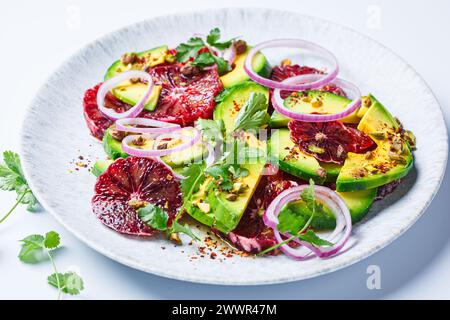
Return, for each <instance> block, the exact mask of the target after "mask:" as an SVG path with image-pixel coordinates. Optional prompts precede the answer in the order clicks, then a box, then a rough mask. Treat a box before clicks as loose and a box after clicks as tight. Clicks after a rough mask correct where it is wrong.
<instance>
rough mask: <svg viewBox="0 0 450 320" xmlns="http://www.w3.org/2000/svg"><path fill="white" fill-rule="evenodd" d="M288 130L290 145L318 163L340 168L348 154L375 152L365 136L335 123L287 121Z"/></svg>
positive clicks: (339, 123)
mask: <svg viewBox="0 0 450 320" xmlns="http://www.w3.org/2000/svg"><path fill="white" fill-rule="evenodd" d="M288 127H289V130H290V131H291V139H292V141H293V142H294V143H296V144H297V145H298V146H300V148H301V149H302V151H303V152H305V153H307V154H310V155H312V156H313V157H315V158H316V159H317V160H319V161H322V162H333V163H338V164H343V163H344V160H345V158H346V157H347V153H348V152H354V153H364V152H366V151H369V150H373V149H374V148H376V144H375V142H374V141H373V140H372V139H371V138H370V137H369V136H367V135H366V134H365V133H363V132H361V131H359V130H357V129H354V128H352V127H349V126H346V125H344V124H343V123H342V122H339V121H331V122H302V121H291V122H289V124H288Z"/></svg>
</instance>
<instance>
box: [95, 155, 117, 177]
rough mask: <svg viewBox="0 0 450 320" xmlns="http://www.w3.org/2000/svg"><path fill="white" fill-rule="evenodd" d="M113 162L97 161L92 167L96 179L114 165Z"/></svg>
mask: <svg viewBox="0 0 450 320" xmlns="http://www.w3.org/2000/svg"><path fill="white" fill-rule="evenodd" d="M113 162H114V161H113V160H109V159H107V160H97V161H96V162H95V163H94V166H93V167H92V171H91V172H92V174H93V175H94V176H96V177H98V176H100V175H101V174H102V173H103V172H105V171H106V169H108V167H109V165H110V164H111V163H113Z"/></svg>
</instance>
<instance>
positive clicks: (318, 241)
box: [299, 229, 333, 247]
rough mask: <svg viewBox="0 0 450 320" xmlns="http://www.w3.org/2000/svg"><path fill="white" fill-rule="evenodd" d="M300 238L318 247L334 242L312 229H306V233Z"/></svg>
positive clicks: (330, 244)
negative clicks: (320, 236)
mask: <svg viewBox="0 0 450 320" xmlns="http://www.w3.org/2000/svg"><path fill="white" fill-rule="evenodd" d="M299 239H300V240H302V241H306V242H309V243H311V244H312V245H315V246H317V247H320V246H332V245H333V243H331V242H330V241H327V240H325V239H322V238H319V236H318V235H317V234H315V233H314V231H312V230H311V229H310V230H308V231H306V232H305V233H304V234H302V235H300V237H299Z"/></svg>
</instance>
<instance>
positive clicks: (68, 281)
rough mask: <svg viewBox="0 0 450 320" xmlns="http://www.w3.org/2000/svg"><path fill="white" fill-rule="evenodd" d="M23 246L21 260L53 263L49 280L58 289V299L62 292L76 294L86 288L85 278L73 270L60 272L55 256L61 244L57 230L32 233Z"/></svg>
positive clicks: (23, 240)
mask: <svg viewBox="0 0 450 320" xmlns="http://www.w3.org/2000/svg"><path fill="white" fill-rule="evenodd" d="M21 242H22V246H21V249H20V252H19V255H18V258H19V259H20V261H22V262H24V263H28V264H36V263H40V262H43V261H48V260H50V262H51V263H52V266H53V271H54V272H53V273H52V274H51V275H50V276H48V278H47V282H48V283H49V284H50V285H51V286H53V287H55V288H57V289H58V299H60V298H61V294H62V293H66V294H70V295H76V294H79V293H80V292H81V291H82V290H83V289H84V283H83V279H82V278H81V277H80V276H79V275H78V274H77V273H76V272H73V271H69V272H66V273H59V272H58V270H57V268H56V264H55V261H54V258H53V252H54V251H55V250H56V249H58V248H59V246H60V244H61V240H60V236H59V234H58V233H57V232H55V231H50V232H47V233H46V234H45V235H40V234H32V235H29V236H28V237H25V238H23V239H22V240H21Z"/></svg>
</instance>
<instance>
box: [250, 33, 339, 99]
mask: <svg viewBox="0 0 450 320" xmlns="http://www.w3.org/2000/svg"><path fill="white" fill-rule="evenodd" d="M275 47H290V48H300V49H306V50H311V51H315V52H317V53H318V54H319V55H322V56H325V57H326V58H328V60H330V61H331V63H332V69H331V71H330V72H329V73H326V74H320V79H318V80H315V81H312V82H310V83H302V84H292V83H286V82H284V81H283V82H277V81H273V80H270V79H267V78H264V77H261V76H260V75H258V74H257V73H256V72H254V71H253V67H252V62H253V57H254V56H255V54H256V53H257V52H259V51H261V50H262V49H266V48H275ZM244 70H245V72H247V74H248V76H249V77H250V79H252V80H253V81H255V82H257V83H259V84H261V85H263V86H265V87H268V88H271V89H281V90H287V91H303V90H310V89H317V88H320V87H323V86H324V85H326V84H328V83H330V82H331V81H332V80H334V79H335V78H336V77H337V75H338V73H339V66H338V62H337V59H336V57H335V56H334V55H333V54H332V53H331V52H330V51H328V50H327V49H325V48H323V47H321V46H319V45H317V44H315V43H312V42H309V41H305V40H300V39H279V40H270V41H266V42H262V43H260V44H258V45H257V46H254V47H253V48H252V49H251V50H250V51H249V53H248V55H247V58H246V59H245V63H244Z"/></svg>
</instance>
